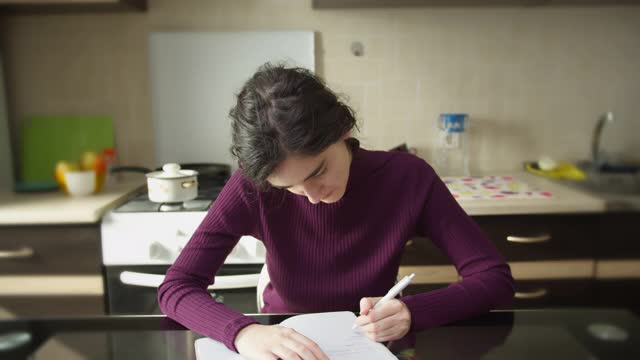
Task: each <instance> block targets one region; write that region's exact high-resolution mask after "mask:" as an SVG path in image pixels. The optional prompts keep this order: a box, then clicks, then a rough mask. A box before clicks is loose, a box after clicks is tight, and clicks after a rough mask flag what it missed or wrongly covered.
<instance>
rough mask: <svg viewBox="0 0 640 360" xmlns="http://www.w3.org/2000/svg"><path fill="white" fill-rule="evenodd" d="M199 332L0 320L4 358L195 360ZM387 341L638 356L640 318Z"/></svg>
mask: <svg viewBox="0 0 640 360" xmlns="http://www.w3.org/2000/svg"><path fill="white" fill-rule="evenodd" d="M252 316H254V317H255V318H256V319H258V320H259V321H260V322H261V323H264V324H276V323H279V322H280V321H282V320H284V319H285V318H286V317H288V316H290V315H284V314H277V315H276V314H273V315H271V314H260V315H252ZM200 337H202V335H199V334H197V333H194V332H192V331H189V330H186V329H185V328H184V327H182V326H181V325H180V324H178V323H176V322H174V321H172V320H170V319H168V318H166V317H164V316H105V317H90V318H61V319H26V320H11V321H0V359H2V360H8V359H36V360H40V359H64V360H74V359H136V360H146V359H154V360H163V359H166V360H173V359H181V360H184V359H195V354H194V347H193V342H194V340H196V339H198V338H200ZM387 346H388V347H389V348H390V349H391V350H392V351H393V352H394V354H397V356H398V357H399V358H400V359H428V360H435V359H535V360H540V359H545V360H546V359H563V360H566V359H593V360H595V359H600V360H604V359H640V319H638V318H637V317H636V316H635V315H634V314H632V313H631V312H629V311H626V310H620V309H556V310H553V309H545V310H518V311H495V312H491V313H488V314H485V315H482V316H479V317H476V318H473V319H469V320H466V321H461V322H457V323H454V324H450V325H447V326H441V327H438V328H434V329H429V330H426V331H422V332H418V333H411V334H408V335H407V336H406V337H405V338H403V339H401V340H397V341H392V342H390V343H387Z"/></svg>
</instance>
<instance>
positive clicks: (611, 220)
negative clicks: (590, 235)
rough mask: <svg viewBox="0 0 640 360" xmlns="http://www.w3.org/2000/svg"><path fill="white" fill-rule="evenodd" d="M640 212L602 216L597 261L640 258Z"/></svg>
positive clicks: (596, 252)
mask: <svg viewBox="0 0 640 360" xmlns="http://www.w3.org/2000/svg"><path fill="white" fill-rule="evenodd" d="M638 224H640V212H631V213H608V214H604V215H603V216H602V226H601V233H600V238H601V241H599V242H598V243H597V244H596V251H595V256H596V258H597V259H629V258H640V226H638Z"/></svg>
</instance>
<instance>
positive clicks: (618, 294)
mask: <svg viewBox="0 0 640 360" xmlns="http://www.w3.org/2000/svg"><path fill="white" fill-rule="evenodd" d="M594 284H595V285H594V287H595V295H596V300H597V304H598V306H604V307H625V308H628V309H631V310H632V311H633V312H635V313H636V314H638V316H640V279H635V280H615V279H613V280H596V281H595V282H594Z"/></svg>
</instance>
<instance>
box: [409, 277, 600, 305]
mask: <svg viewBox="0 0 640 360" xmlns="http://www.w3.org/2000/svg"><path fill="white" fill-rule="evenodd" d="M447 286H449V284H419V285H410V286H408V287H407V288H406V289H405V290H404V292H403V295H416V294H420V293H423V292H428V291H433V290H436V289H440V288H444V287H447ZM596 304H597V303H596V299H595V296H594V290H593V286H592V281H591V280H590V279H584V280H524V281H516V293H515V296H514V299H513V305H512V306H509V307H503V308H501V309H528V308H546V307H564V306H596Z"/></svg>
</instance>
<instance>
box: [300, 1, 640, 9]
mask: <svg viewBox="0 0 640 360" xmlns="http://www.w3.org/2000/svg"><path fill="white" fill-rule="evenodd" d="M553 5H559V6H586V5H588V6H594V5H598V6H607V5H609V6H611V5H640V1H639V0H312V2H311V6H312V8H314V9H337V8H376V7H418V6H446V7H454V6H478V7H481V6H553Z"/></svg>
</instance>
